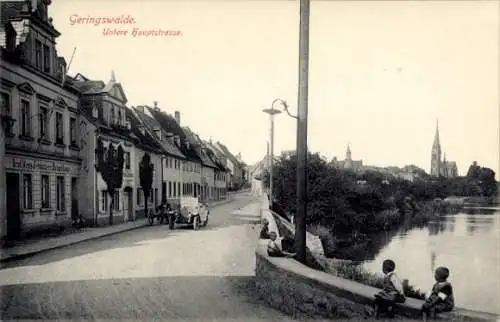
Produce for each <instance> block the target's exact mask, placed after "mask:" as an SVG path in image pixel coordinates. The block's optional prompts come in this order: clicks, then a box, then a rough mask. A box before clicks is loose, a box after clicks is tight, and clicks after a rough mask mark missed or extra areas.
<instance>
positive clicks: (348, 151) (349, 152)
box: [345, 143, 351, 160]
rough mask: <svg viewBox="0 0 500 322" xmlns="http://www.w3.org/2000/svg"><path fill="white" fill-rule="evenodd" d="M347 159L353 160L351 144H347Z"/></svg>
mask: <svg viewBox="0 0 500 322" xmlns="http://www.w3.org/2000/svg"><path fill="white" fill-rule="evenodd" d="M345 158H346V159H347V160H351V144H350V143H347V150H346V152H345Z"/></svg>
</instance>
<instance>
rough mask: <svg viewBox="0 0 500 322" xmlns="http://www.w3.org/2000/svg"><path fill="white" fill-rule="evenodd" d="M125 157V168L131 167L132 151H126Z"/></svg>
mask: <svg viewBox="0 0 500 322" xmlns="http://www.w3.org/2000/svg"><path fill="white" fill-rule="evenodd" d="M124 159H125V162H124V164H125V169H130V152H125V154H124Z"/></svg>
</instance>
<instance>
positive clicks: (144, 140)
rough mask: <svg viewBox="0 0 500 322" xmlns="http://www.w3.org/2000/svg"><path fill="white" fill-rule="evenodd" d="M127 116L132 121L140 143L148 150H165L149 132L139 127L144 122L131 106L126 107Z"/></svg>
mask: <svg viewBox="0 0 500 322" xmlns="http://www.w3.org/2000/svg"><path fill="white" fill-rule="evenodd" d="M126 117H127V120H129V122H130V127H131V129H132V133H133V134H134V136H136V137H137V139H138V140H137V141H138V145H139V146H140V147H142V148H145V149H148V150H153V151H155V150H156V151H157V150H160V151H161V150H163V149H162V147H161V146H160V145H159V144H158V142H156V140H155V139H154V138H153V137H152V136H151V135H150V134H149V133H148V132H146V131H145V132H144V134H142V132H141V131H140V129H139V127H140V126H143V125H142V122H141V121H140V120H139V118H138V116H137V115H136V114H135V113H134V111H133V110H132V109H130V108H127V109H126Z"/></svg>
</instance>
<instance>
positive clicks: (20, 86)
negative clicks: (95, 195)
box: [0, 0, 82, 238]
mask: <svg viewBox="0 0 500 322" xmlns="http://www.w3.org/2000/svg"><path fill="white" fill-rule="evenodd" d="M49 4H50V1H49V0H42V1H2V2H1V3H0V6H1V7H0V12H1V18H0V19H1V21H0V47H1V62H2V63H1V67H0V68H1V69H0V78H1V90H0V95H1V100H0V104H1V105H0V109H1V111H0V113H1V119H2V128H3V131H2V132H3V133H2V135H0V137H2V138H3V140H1V141H0V144H2V148H1V149H0V150H2V151H3V153H2V154H3V155H0V157H1V163H2V169H0V170H1V171H2V173H0V176H2V177H4V178H2V181H3V183H2V184H0V196H1V198H0V200H4V202H3V204H4V205H3V206H2V207H3V208H4V209H5V211H0V231H1V235H2V236H4V237H5V236H7V237H8V238H17V237H19V235H20V233H21V232H29V231H32V230H37V229H42V228H47V227H50V226H66V225H68V224H69V223H70V221H71V216H72V215H75V214H77V213H78V211H79V209H81V207H80V205H79V200H80V197H81V193H82V191H81V190H80V189H79V187H80V186H81V185H80V182H79V176H80V166H81V159H80V156H79V153H80V151H79V150H80V144H81V140H80V139H81V138H79V136H78V132H79V130H78V128H79V124H80V123H79V122H80V116H79V112H78V109H77V102H78V90H77V89H76V88H75V87H74V86H73V85H72V84H71V83H70V82H68V81H67V80H66V78H65V76H66V62H65V60H64V59H63V58H62V57H58V55H57V49H56V46H55V43H56V38H57V37H58V36H59V35H60V34H59V32H58V31H57V30H56V29H55V28H54V26H53V24H52V19H51V18H49V16H48V5H49ZM2 141H3V142H2ZM7 187H8V189H7ZM1 204H2V202H0V205H1Z"/></svg>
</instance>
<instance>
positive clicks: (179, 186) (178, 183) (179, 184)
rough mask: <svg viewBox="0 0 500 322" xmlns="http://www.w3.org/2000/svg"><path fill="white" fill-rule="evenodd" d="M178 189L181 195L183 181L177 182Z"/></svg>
mask: <svg viewBox="0 0 500 322" xmlns="http://www.w3.org/2000/svg"><path fill="white" fill-rule="evenodd" d="M177 191H178V192H179V196H180V195H181V183H180V182H177Z"/></svg>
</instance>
